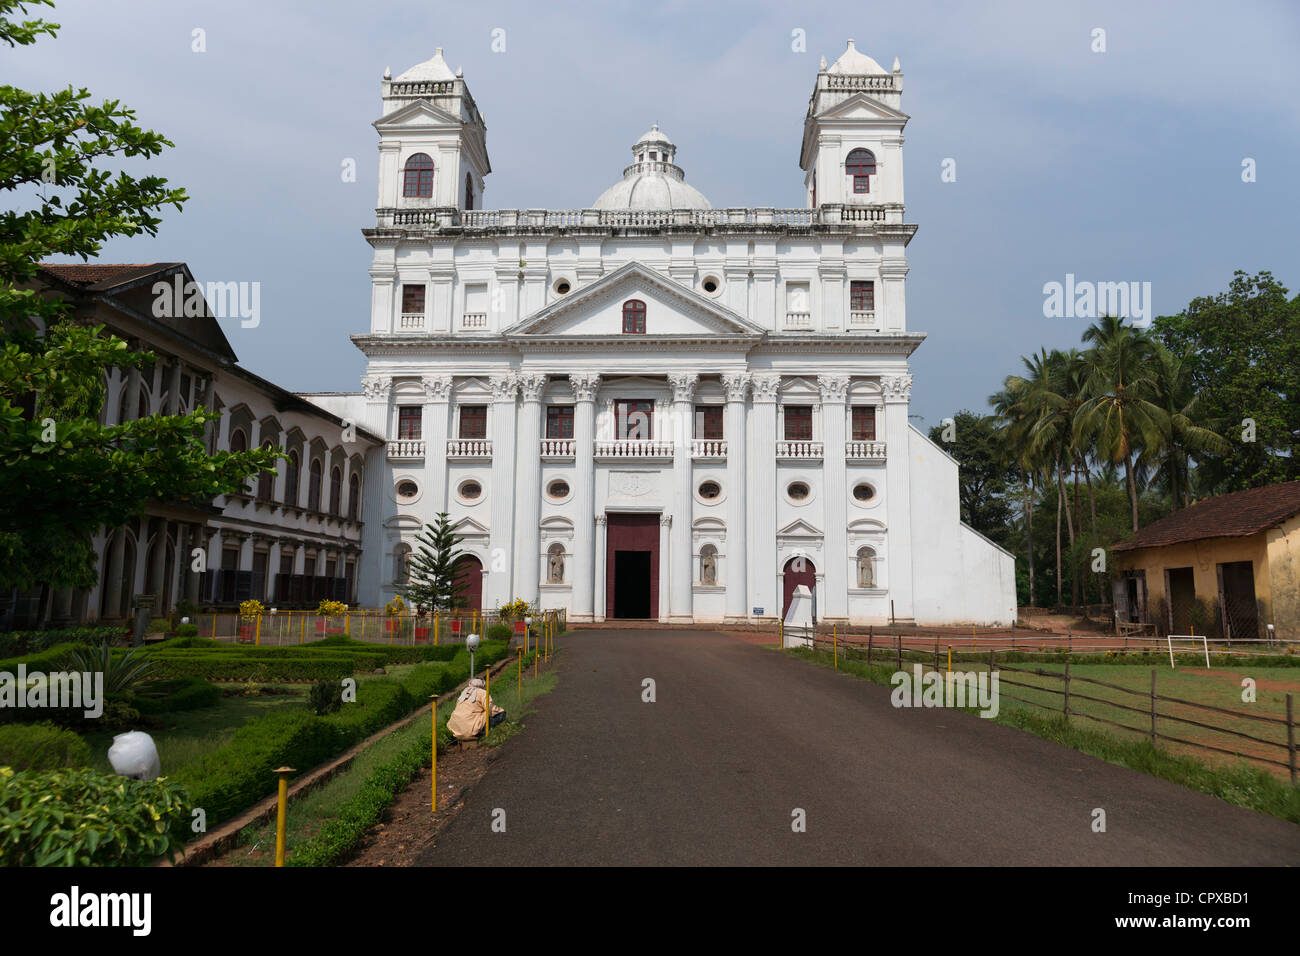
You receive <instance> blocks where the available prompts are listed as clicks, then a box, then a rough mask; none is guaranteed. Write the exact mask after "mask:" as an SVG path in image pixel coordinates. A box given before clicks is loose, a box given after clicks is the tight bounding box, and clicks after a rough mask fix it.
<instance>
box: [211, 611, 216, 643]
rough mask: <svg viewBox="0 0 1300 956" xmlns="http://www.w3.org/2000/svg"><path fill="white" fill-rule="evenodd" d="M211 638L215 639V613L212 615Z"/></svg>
mask: <svg viewBox="0 0 1300 956" xmlns="http://www.w3.org/2000/svg"><path fill="white" fill-rule="evenodd" d="M212 639H213V640H214V641H215V640H216V639H217V616H216V615H215V614H214V615H212Z"/></svg>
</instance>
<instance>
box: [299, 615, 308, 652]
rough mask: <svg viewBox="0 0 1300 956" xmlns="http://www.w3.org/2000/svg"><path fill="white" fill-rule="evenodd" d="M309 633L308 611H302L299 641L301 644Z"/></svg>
mask: <svg viewBox="0 0 1300 956" xmlns="http://www.w3.org/2000/svg"><path fill="white" fill-rule="evenodd" d="M306 634H307V612H306V611H303V613H302V622H301V623H300V624H299V626H298V643H299V644H301V643H302V641H303V638H304V637H305V636H306Z"/></svg>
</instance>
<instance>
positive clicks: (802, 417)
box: [783, 405, 813, 441]
mask: <svg viewBox="0 0 1300 956" xmlns="http://www.w3.org/2000/svg"><path fill="white" fill-rule="evenodd" d="M812 411H813V410H812V406H811V405H786V406H785V407H784V408H783V412H784V418H785V440H786V441H812V437H813V435H812Z"/></svg>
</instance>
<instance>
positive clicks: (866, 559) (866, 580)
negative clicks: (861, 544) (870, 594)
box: [858, 548, 876, 588]
mask: <svg viewBox="0 0 1300 956" xmlns="http://www.w3.org/2000/svg"><path fill="white" fill-rule="evenodd" d="M875 586H876V552H875V549H873V548H859V549H858V587H860V588H874V587H875Z"/></svg>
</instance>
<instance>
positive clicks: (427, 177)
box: [402, 153, 433, 199]
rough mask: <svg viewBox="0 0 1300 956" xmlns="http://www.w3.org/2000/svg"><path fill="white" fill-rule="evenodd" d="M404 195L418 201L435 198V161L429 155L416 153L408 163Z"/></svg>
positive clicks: (403, 186) (403, 188)
mask: <svg viewBox="0 0 1300 956" xmlns="http://www.w3.org/2000/svg"><path fill="white" fill-rule="evenodd" d="M402 195H403V196H409V197H414V198H416V199H432V198H433V160H432V159H430V158H429V154H428V153H416V154H415V155H414V156H412V157H411V158H410V159H408V160H407V161H406V168H405V170H404V172H403V175H402Z"/></svg>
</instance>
